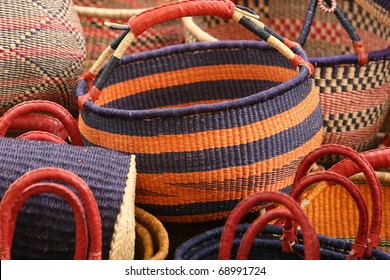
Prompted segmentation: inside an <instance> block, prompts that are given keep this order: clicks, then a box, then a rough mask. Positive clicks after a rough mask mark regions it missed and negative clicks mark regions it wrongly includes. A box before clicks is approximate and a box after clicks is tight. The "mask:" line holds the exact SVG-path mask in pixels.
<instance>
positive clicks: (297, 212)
mask: <svg viewBox="0 0 390 280" xmlns="http://www.w3.org/2000/svg"><path fill="white" fill-rule="evenodd" d="M263 202H274V203H278V204H282V205H284V206H285V207H287V208H288V209H289V211H290V212H291V213H292V214H293V216H295V217H297V219H299V223H300V224H301V223H305V222H307V218H306V216H305V214H304V212H303V210H302V209H301V208H300V206H299V205H298V204H297V202H296V201H294V200H293V199H292V198H291V197H290V196H288V195H286V194H284V193H281V192H268V191H264V192H260V193H255V194H253V195H251V196H248V197H246V198H244V199H243V200H241V201H240V203H238V204H237V205H236V207H235V208H234V209H233V211H232V212H231V213H230V215H229V217H228V219H227V220H226V223H225V227H224V230H223V233H222V236H221V242H220V246H219V259H220V260H228V259H230V253H231V250H232V247H233V240H234V235H235V231H236V228H237V226H238V224H239V223H240V221H241V220H242V218H243V217H244V216H245V215H246V214H247V213H248V212H249V211H250V210H252V209H253V207H255V206H256V205H258V204H260V203H263ZM311 230H312V232H314V234H315V231H314V229H311ZM317 242H318V240H317ZM317 244H318V243H317ZM318 257H319V255H318Z"/></svg>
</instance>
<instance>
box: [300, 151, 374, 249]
mask: <svg viewBox="0 0 390 280" xmlns="http://www.w3.org/2000/svg"><path fill="white" fill-rule="evenodd" d="M331 154H333V155H334V154H338V155H342V156H344V157H346V158H349V159H350V160H351V161H353V162H354V164H356V165H357V168H358V170H360V171H362V172H363V174H364V176H365V177H366V178H367V183H368V185H369V187H370V192H371V199H372V218H371V224H370V230H369V234H368V239H367V241H366V243H367V245H368V247H369V248H370V247H374V248H375V247H377V246H378V244H379V241H380V235H379V234H380V229H381V224H382V191H381V185H380V182H379V179H378V177H377V175H376V174H375V172H374V169H373V167H372V166H371V165H370V164H369V162H368V161H367V160H366V159H365V158H364V157H363V156H362V155H361V154H360V153H358V152H357V151H355V150H353V149H351V148H349V147H346V146H342V145H337V144H327V145H322V146H321V147H319V148H317V149H315V150H313V151H312V152H311V153H309V154H308V155H306V156H305V157H304V158H303V160H302V161H301V163H300V164H299V166H298V168H297V171H296V175H295V178H294V182H293V186H294V185H296V184H297V183H298V181H299V180H301V179H302V178H303V177H304V176H306V174H307V173H308V171H309V170H310V167H311V166H312V165H313V164H314V163H315V162H316V161H317V160H319V159H320V158H321V157H323V156H326V155H331ZM332 171H334V172H335V170H332ZM351 175H352V174H351ZM370 250H371V249H368V252H369V251H370Z"/></svg>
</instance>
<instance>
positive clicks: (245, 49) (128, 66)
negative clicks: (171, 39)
mask: <svg viewBox="0 0 390 280" xmlns="http://www.w3.org/2000/svg"><path fill="white" fill-rule="evenodd" d="M274 56H278V57H279V59H278V60H275V59H273V57H274ZM157 59H158V63H156V61H157ZM224 64H257V65H274V66H281V67H285V68H290V69H291V65H290V62H289V61H288V60H287V59H286V58H284V57H283V56H281V55H280V54H279V53H278V52H277V51H276V50H275V49H273V48H272V47H270V46H269V45H268V44H266V43H264V42H259V41H226V42H224V43H220V42H211V43H201V42H197V43H194V44H185V45H180V46H179V47H178V46H167V47H165V48H162V49H159V50H155V51H147V52H140V53H135V54H129V55H125V56H124V57H123V58H122V60H121V61H120V62H119V64H118V66H117V67H116V69H115V70H114V72H113V75H112V76H111V78H110V79H109V80H108V81H107V83H106V86H109V85H112V84H116V83H119V82H123V81H127V80H131V79H135V78H139V77H144V76H148V75H152V74H158V73H164V72H170V71H175V70H181V69H185V68H193V67H200V66H215V65H224Z"/></svg>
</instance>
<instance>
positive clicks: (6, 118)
mask: <svg viewBox="0 0 390 280" xmlns="http://www.w3.org/2000/svg"><path fill="white" fill-rule="evenodd" d="M37 112H44V113H49V114H52V115H53V116H55V117H56V118H57V119H58V120H59V121H60V122H61V123H62V124H63V126H64V127H65V129H66V131H67V132H68V134H69V136H70V139H71V141H72V144H73V145H77V146H82V145H83V141H82V138H81V133H80V131H79V128H78V125H77V122H76V120H75V119H74V118H73V116H72V115H71V114H70V113H69V111H67V110H66V109H65V108H64V107H62V106H61V105H59V104H57V103H55V102H51V101H46V100H32V101H26V102H23V103H20V104H18V105H16V106H14V107H12V108H11V109H10V110H8V111H7V112H6V113H5V114H4V115H3V116H2V117H1V118H0V137H4V136H5V133H6V132H7V130H8V129H9V128H10V127H11V126H12V123H13V122H14V121H15V120H16V119H18V118H19V117H20V116H26V115H28V114H31V113H37Z"/></svg>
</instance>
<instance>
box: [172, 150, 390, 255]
mask: <svg viewBox="0 0 390 280" xmlns="http://www.w3.org/2000/svg"><path fill="white" fill-rule="evenodd" d="M316 151H317V150H316ZM309 155H310V154H309ZM358 158H359V159H361V158H360V157H359V156H358ZM305 163H308V161H306V162H305ZM362 166H364V168H365V169H367V170H368V169H369V167H370V166H369V165H366V164H365V163H363V165H362ZM300 167H301V166H300ZM367 170H365V172H366V173H367ZM368 172H370V171H368ZM322 180H325V181H332V182H335V183H338V184H340V185H342V186H343V187H345V188H346V190H348V192H349V194H350V195H351V197H352V198H353V201H354V202H355V203H356V205H357V209H358V210H359V215H358V216H357V220H358V221H359V223H358V225H357V226H356V227H355V228H354V230H355V233H354V236H356V238H355V240H354V241H353V243H352V242H349V241H345V240H343V239H338V238H330V237H328V236H325V235H318V236H317V237H318V244H319V247H320V258H321V259H323V260H324V259H331V260H335V259H361V258H363V257H365V256H366V253H368V251H369V250H368V246H367V244H366V242H367V241H368V239H367V236H368V234H369V230H368V229H369V221H368V212H367V207H366V204H365V202H364V199H363V197H362V195H361V193H360V192H359V190H358V188H357V187H356V186H355V185H354V184H353V183H352V182H351V181H350V180H349V179H347V178H346V177H344V176H341V175H340V174H337V173H334V172H329V171H324V172H315V173H311V174H309V175H306V176H305V177H303V178H302V179H300V180H298V182H296V183H295V184H294V185H293V190H292V195H291V197H289V198H290V199H292V200H293V201H294V202H295V203H297V202H296V201H297V199H298V197H299V196H300V195H301V194H302V193H303V192H304V190H305V189H306V188H307V187H310V186H311V185H312V184H315V183H316V182H319V181H322ZM261 194H262V193H258V194H254V195H252V196H251V197H247V198H245V199H243V200H242V201H241V202H240V203H239V204H238V205H237V206H236V208H235V209H234V210H233V211H232V212H231V214H230V216H229V218H228V219H227V221H226V224H225V226H224V227H220V228H216V229H212V230H210V231H208V232H206V233H203V234H201V235H198V236H195V237H193V238H191V239H190V240H188V241H187V242H186V243H184V244H183V245H182V246H180V247H179V248H178V249H177V250H176V252H175V259H216V258H219V259H228V258H230V257H232V258H233V257H234V256H236V255H237V258H238V259H248V258H249V259H300V258H302V256H303V248H302V235H299V231H298V235H297V234H296V232H295V230H294V227H293V224H292V223H291V222H292V220H291V219H290V218H289V217H285V218H287V219H285V222H284V225H283V227H281V226H277V225H271V224H268V225H267V226H266V228H265V229H264V230H263V231H262V232H261V233H260V234H257V233H258V232H259V230H260V229H261V228H262V227H263V226H264V225H265V221H263V220H261V218H262V217H266V216H267V217H268V216H271V217H270V218H269V219H266V221H267V222H268V223H269V222H271V221H272V219H275V218H276V216H274V214H275V212H274V211H275V210H285V209H284V208H285V207H284V206H285V205H282V206H281V207H279V208H276V209H271V210H267V211H266V212H265V214H263V215H262V216H260V218H258V219H257V220H255V221H254V222H253V223H251V224H239V222H240V220H241V218H242V217H243V215H244V214H245V213H246V212H247V211H249V210H250V209H251V208H252V207H253V205H255V204H258V203H260V202H263V203H264V202H265V201H267V200H263V199H259V198H258V197H257V196H260V195H261ZM274 195H275V196H277V195H281V194H280V193H274ZM268 199H269V198H268ZM274 202H276V203H278V204H279V203H280V202H279V201H276V200H274ZM299 210H301V211H303V210H302V209H299ZM297 215H302V216H303V217H306V214H297V213H296V214H293V217H297ZM306 219H307V217H306ZM236 228H237V231H236ZM356 229H357V230H356ZM356 232H357V233H356ZM252 244H253V245H252ZM251 247H252V249H251ZM232 252H233V253H232ZM369 252H370V256H369V257H370V258H375V259H390V254H388V253H386V252H384V251H382V250H379V249H377V248H372V247H371V248H370V251H369Z"/></svg>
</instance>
